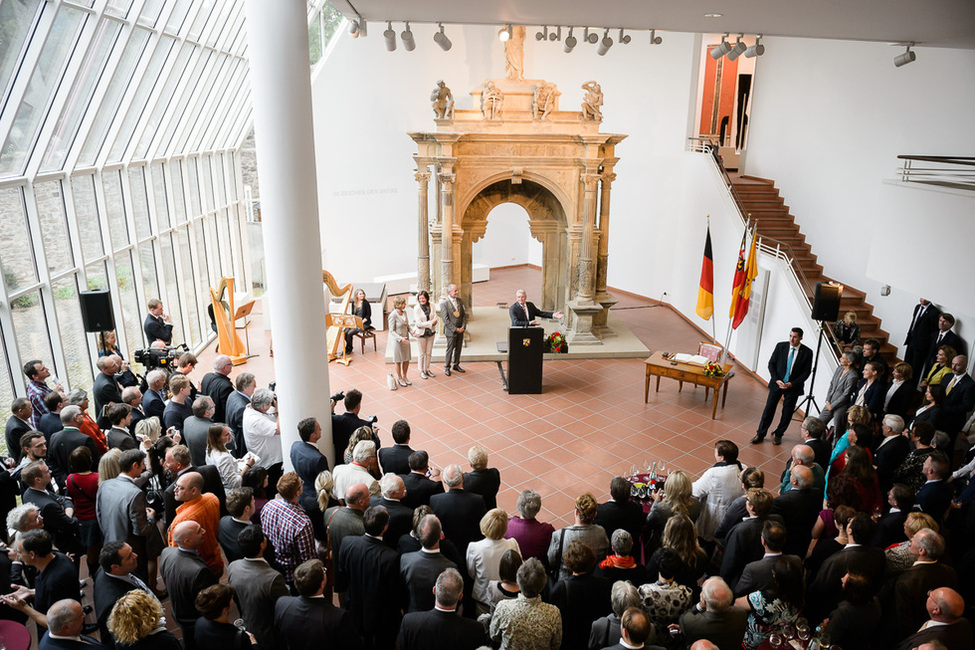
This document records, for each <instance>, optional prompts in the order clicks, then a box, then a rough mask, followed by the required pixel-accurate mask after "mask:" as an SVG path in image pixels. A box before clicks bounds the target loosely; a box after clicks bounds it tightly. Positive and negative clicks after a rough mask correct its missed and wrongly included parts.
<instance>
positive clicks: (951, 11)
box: [332, 0, 975, 49]
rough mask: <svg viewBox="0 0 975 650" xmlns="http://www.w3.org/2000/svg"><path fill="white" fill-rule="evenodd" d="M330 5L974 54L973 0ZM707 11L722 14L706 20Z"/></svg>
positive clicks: (493, 0) (485, 21) (416, 18)
mask: <svg viewBox="0 0 975 650" xmlns="http://www.w3.org/2000/svg"><path fill="white" fill-rule="evenodd" d="M332 4H334V5H335V6H336V7H337V8H338V10H339V11H340V12H342V14H343V15H344V16H345V17H346V18H350V19H351V18H355V16H356V15H357V14H358V15H360V16H362V17H363V18H365V19H366V20H367V21H368V22H377V23H379V22H385V21H387V20H393V21H397V22H401V21H406V20H409V21H411V22H415V23H436V22H443V23H446V24H472V25H502V24H506V23H513V24H518V25H526V26H530V27H531V26H536V27H537V26H542V25H546V24H547V25H551V26H554V25H562V26H565V27H568V26H570V25H574V26H576V27H585V26H589V27H614V28H619V27H625V28H628V29H641V30H647V29H651V28H654V29H658V30H660V31H664V32H667V31H669V32H690V33H697V32H700V33H704V34H712V33H723V32H731V33H732V34H736V33H739V32H743V33H745V34H764V35H765V36H789V37H799V38H825V39H838V40H852V41H875V42H886V43H900V42H909V41H914V42H915V43H917V45H918V46H921V47H947V48H964V49H975V0H602V2H598V1H596V0H521V1H520V2H515V1H514V0H476V1H473V0H454V1H453V2H444V0H332ZM708 13H719V14H722V15H721V17H720V18H706V17H705V14H708ZM563 35H564V34H563ZM532 37H533V34H532V33H531V32H530V33H529V38H532Z"/></svg>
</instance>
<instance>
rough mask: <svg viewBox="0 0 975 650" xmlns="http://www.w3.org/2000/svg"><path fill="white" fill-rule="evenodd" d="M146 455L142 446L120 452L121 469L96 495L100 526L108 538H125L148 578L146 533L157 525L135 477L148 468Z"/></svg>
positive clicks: (122, 539) (144, 577) (141, 570)
mask: <svg viewBox="0 0 975 650" xmlns="http://www.w3.org/2000/svg"><path fill="white" fill-rule="evenodd" d="M145 459H146V455H145V453H144V452H143V451H142V450H141V449H130V450H128V451H123V452H122V455H121V456H119V466H120V467H121V469H122V473H121V474H119V475H118V476H116V477H115V478H113V479H111V480H108V481H105V482H104V483H102V484H101V486H100V487H99V488H98V493H97V494H96V495H95V513H96V517H97V519H98V527H99V528H101V531H102V537H103V539H104V541H106V542H125V543H126V544H128V545H129V546H131V547H132V548H133V550H135V552H136V554H137V555H138V556H139V567H138V569H137V570H136V574H137V575H138V576H139V577H140V578H141V579H142V580H148V579H149V571H148V557H147V555H148V554H147V553H146V537H147V536H148V535H149V533H150V532H151V531H152V527H153V526H155V525H156V511H155V510H153V509H152V508H149V507H147V506H146V495H145V492H143V491H142V490H140V489H139V488H138V487H137V486H136V484H135V480H136V479H137V478H139V477H140V476H141V475H142V472H143V471H145V469H146V460H145Z"/></svg>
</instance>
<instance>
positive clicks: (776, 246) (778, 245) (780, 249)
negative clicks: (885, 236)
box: [687, 137, 840, 364]
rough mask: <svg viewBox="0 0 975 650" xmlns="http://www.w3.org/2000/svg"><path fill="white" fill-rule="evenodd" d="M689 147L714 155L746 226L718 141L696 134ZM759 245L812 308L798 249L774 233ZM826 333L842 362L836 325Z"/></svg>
mask: <svg viewBox="0 0 975 650" xmlns="http://www.w3.org/2000/svg"><path fill="white" fill-rule="evenodd" d="M687 150H688V151H693V152H697V153H704V154H708V157H709V158H710V159H711V164H712V165H714V168H715V170H716V171H717V172H718V173H719V174H720V175H721V177H722V178H723V179H724V183H725V186H726V187H727V189H728V192H729V193H730V194H731V198H732V199H733V200H734V203H735V207H736V208H737V210H738V217H739V218H740V219H741V223H742V226H743V227H745V225H746V224H747V223H748V221H750V219H751V214H750V213H748V212H746V210H745V206H744V203H743V202H742V200H741V196H739V194H738V192H737V191H736V190H735V185H734V183H733V182H732V181H731V176H730V175H729V174H728V170H726V169H725V168H724V164H722V162H721V156H720V155H719V154H718V151H719V149H718V145H717V143H715V142H714V141H713V140H711V139H710V138H701V137H693V138H688V139H687ZM758 249H759V251H760V252H761V253H764V254H765V255H768V256H770V257H774V258H776V259H779V260H782V261H783V262H785V266H786V268H787V269H788V270H789V271H788V272H789V274H790V275H791V276H792V278H793V280H794V281H795V283H796V284H797V285H798V286H799V287H801V288H802V289H804V291H802V292H801V293H802V296H803V300H804V301H805V305H806V307H807V308H808V309H809V311H810V313H811V312H812V302H811V301H810V299H809V296H810V295H815V293H816V286H815V285H814V284H813V283H812V282H810V281H809V279H808V278H807V277H806V274H805V272H803V270H802V267H801V266H799V264H797V263H796V253H795V251H794V250H792V247H791V246H790V245H789V244H788V243H786V242H783V241H779V240H778V239H775V238H774V237H768V236H766V235H760V236H759V238H758ZM825 331H826V337H827V339H828V340H829V341H830V343H832V345H830V346H829V347H830V351H829V352H827V355H828V356H829V358H830V360H831V361H832V362H833V363H834V364H838V363H839V356H838V355H837V352H836V351H837V350H838V349H840V347H839V341H838V340H837V338H836V335H835V334H834V333H833V328H832V327H826V328H825Z"/></svg>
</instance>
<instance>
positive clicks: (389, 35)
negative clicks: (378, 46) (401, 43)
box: [383, 20, 396, 52]
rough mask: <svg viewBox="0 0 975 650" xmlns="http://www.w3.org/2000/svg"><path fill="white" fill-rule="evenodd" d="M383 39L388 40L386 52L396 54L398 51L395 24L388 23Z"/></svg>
mask: <svg viewBox="0 0 975 650" xmlns="http://www.w3.org/2000/svg"><path fill="white" fill-rule="evenodd" d="M383 38H384V39H386V51H387V52H395V51H396V31H395V30H394V29H393V23H392V22H390V21H388V20H387V21H386V31H384V32H383Z"/></svg>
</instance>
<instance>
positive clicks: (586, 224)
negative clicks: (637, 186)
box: [567, 172, 603, 345]
mask: <svg viewBox="0 0 975 650" xmlns="http://www.w3.org/2000/svg"><path fill="white" fill-rule="evenodd" d="M581 180H582V182H583V183H584V184H585V199H584V201H583V209H582V237H581V240H580V242H579V270H578V275H577V285H576V290H575V300H572V301H570V302H569V304H568V305H567V306H568V308H569V309H570V310H571V311H572V313H573V315H574V318H573V319H572V330H573V331H572V332H570V336H569V337H568V338H569V343H570V344H572V345H600V344H601V343H602V341H600V340H599V338H597V337H596V335H595V334H594V332H593V319H594V318H595V316H596V315H597V314H599V312H601V311H602V310H603V307H602V305H600V304H599V303H597V302H595V301H594V300H593V298H594V297H595V290H596V273H595V270H596V263H595V259H594V255H595V254H596V253H598V251H597V250H594V246H593V244H594V243H595V242H594V240H595V239H596V234H595V230H594V227H593V222H594V221H595V220H596V183H597V182H599V175H598V174H592V173H588V172H587V173H584V174H582V178H581Z"/></svg>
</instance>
